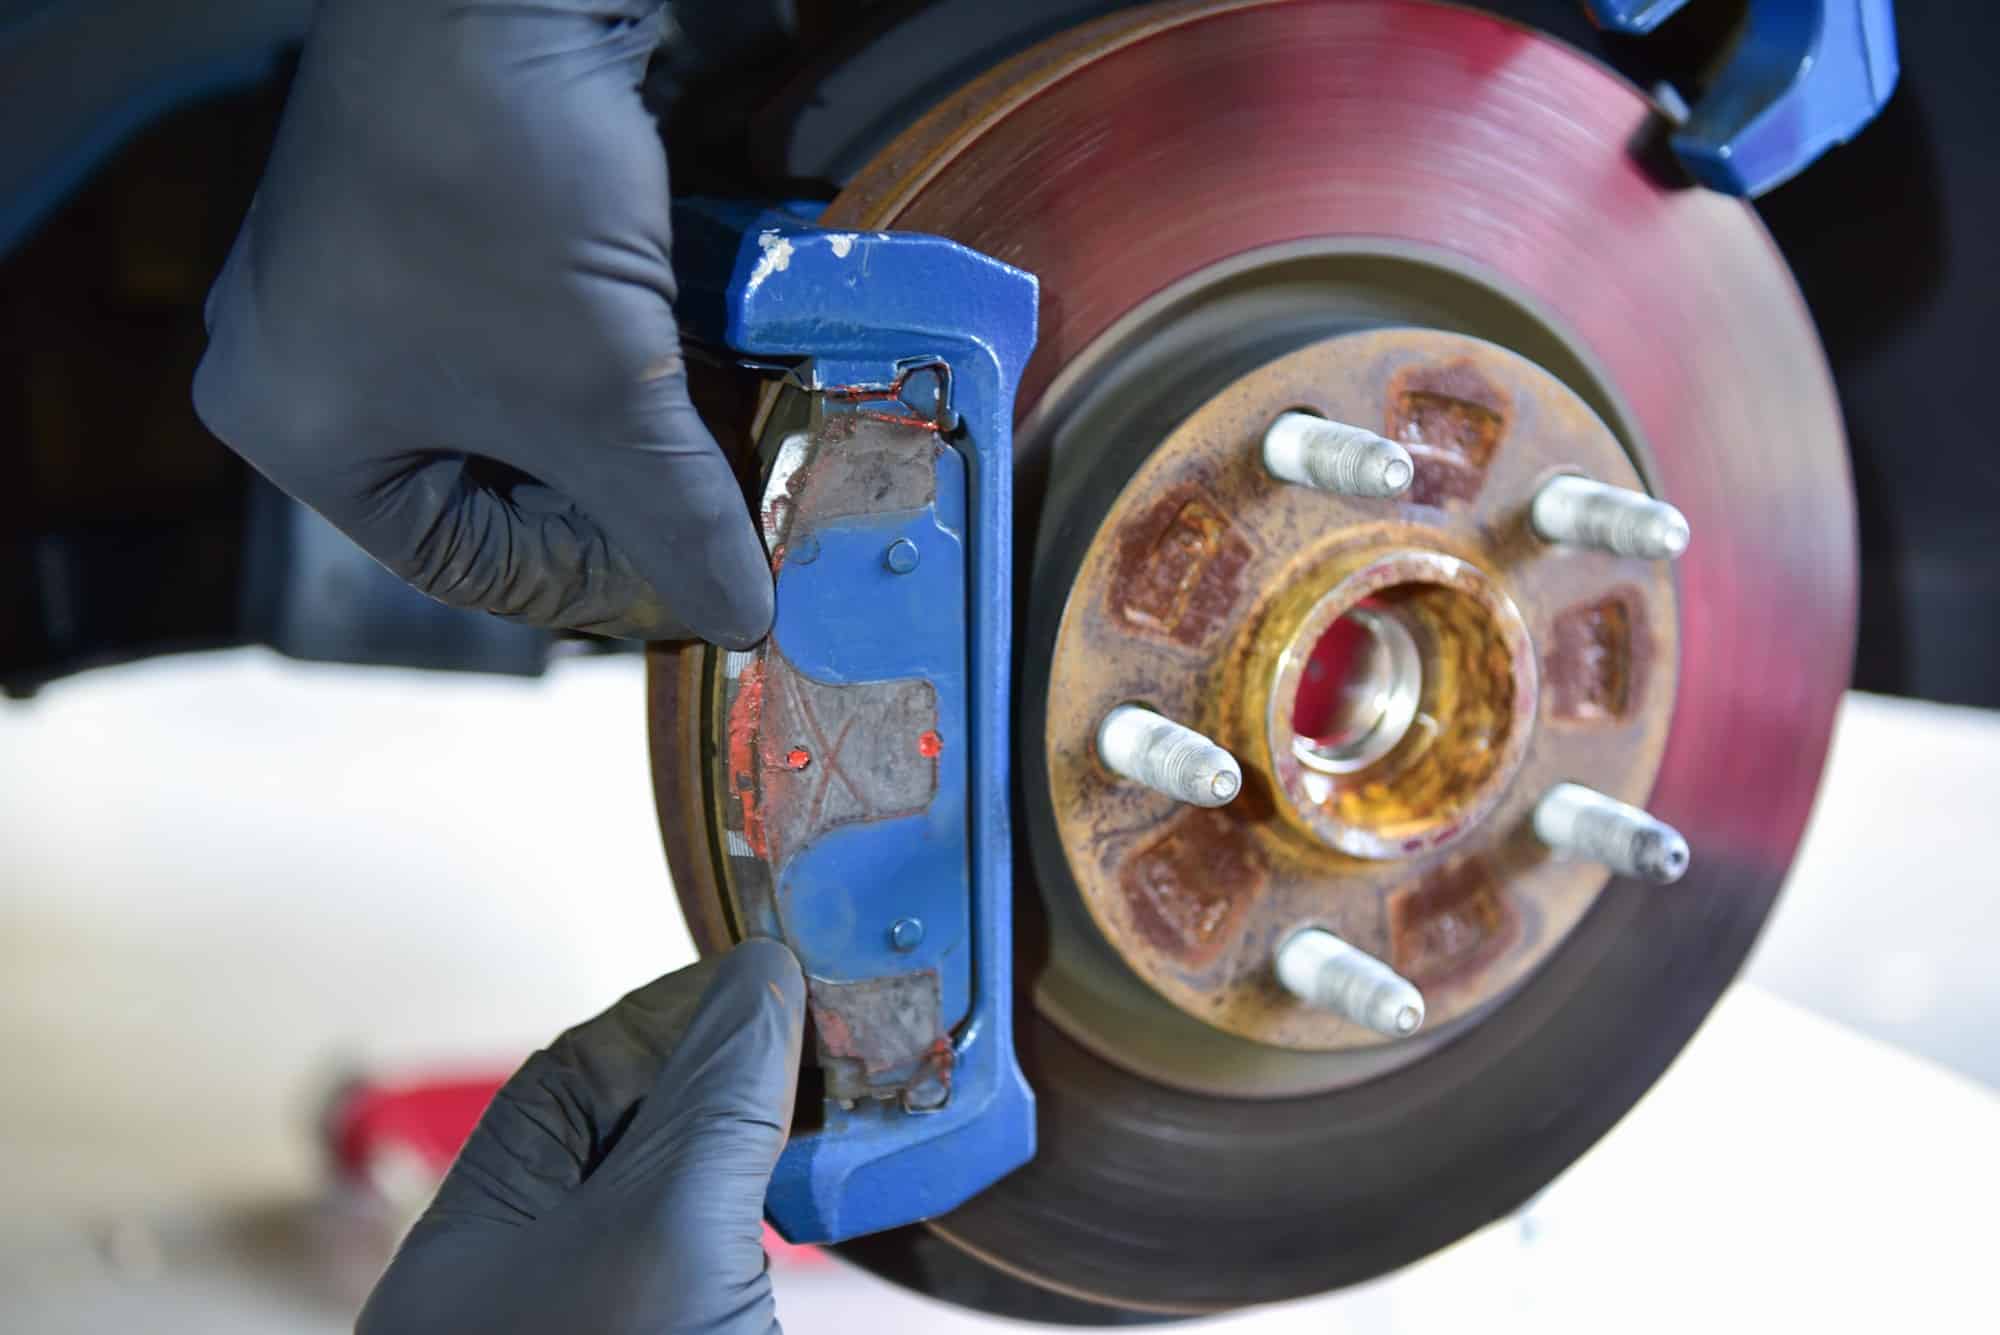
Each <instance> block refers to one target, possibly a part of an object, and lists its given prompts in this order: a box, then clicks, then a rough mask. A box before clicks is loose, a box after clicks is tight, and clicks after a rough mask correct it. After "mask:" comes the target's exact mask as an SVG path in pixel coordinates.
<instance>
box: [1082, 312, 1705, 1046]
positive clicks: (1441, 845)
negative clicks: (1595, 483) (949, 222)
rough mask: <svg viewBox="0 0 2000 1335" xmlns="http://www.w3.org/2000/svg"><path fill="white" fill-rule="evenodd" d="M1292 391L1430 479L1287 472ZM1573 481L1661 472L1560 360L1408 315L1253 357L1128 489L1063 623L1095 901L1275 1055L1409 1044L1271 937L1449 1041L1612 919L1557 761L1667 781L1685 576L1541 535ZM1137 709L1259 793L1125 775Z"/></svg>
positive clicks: (1130, 954) (1114, 939) (1118, 936)
mask: <svg viewBox="0 0 2000 1335" xmlns="http://www.w3.org/2000/svg"><path fill="white" fill-rule="evenodd" d="M1294 410H1299V411H1306V412H1310V413H1313V414H1315V415H1317V416H1320V417H1325V418H1329V419H1332V420H1334V421H1339V422H1347V423H1352V424H1357V425H1361V426H1364V427H1368V428H1370V429H1374V430H1379V431H1381V432H1382V433H1384V434H1385V435H1388V436H1389V437H1390V438H1392V439H1396V440H1400V441H1402V442H1404V443H1406V444H1407V446H1408V447H1409V449H1410V452H1411V454H1412V455H1413V457H1414V458H1415V461H1416V465H1417V471H1416V480H1415V482H1414V483H1413V485H1412V487H1411V489H1410V491H1409V492H1408V493H1406V494H1405V496H1403V497H1402V498H1399V499H1395V500H1378V499H1359V498H1350V497H1343V496H1338V495H1333V494H1329V493H1327V492H1324V491H1319V490H1315V489H1312V488H1309V487H1302V486H1294V485H1291V484H1288V483H1284V482H1281V481H1278V480H1277V479H1275V478H1273V477H1272V476H1271V475H1270V473H1269V472H1267V471H1266V469H1265V467H1264V465H1263V462H1262V458H1261V455H1260V451H1259V444H1260V442H1261V440H1262V439H1263V436H1264V433H1265V430H1266V429H1267V428H1268V427H1269V426H1270V424H1271V423H1272V422H1273V421H1274V420H1275V419H1276V418H1277V417H1278V416H1279V414H1281V413H1284V412H1287V411H1294ZM1560 473H1581V474H1587V475H1589V476H1593V477H1596V478H1598V479H1600V480H1602V481H1606V482H1611V483H1614V484H1616V485H1620V486H1627V487H1641V486H1643V483H1642V481H1641V479H1640V476H1639V474H1638V472H1637V470H1636V469H1635V468H1634V467H1633V465H1632V462H1631V461H1630V459H1629V458H1628V457H1627V455H1626V452H1625V450H1624V448H1623V447H1622V446H1621V445H1620V444H1619V443H1618V441H1617V439H1616V438H1615V437H1614V436H1613V435H1612V433H1611V432H1610V430H1609V429H1608V428H1607V427H1606V426H1605V425H1604V424H1603V422H1602V421H1600V420H1599V418H1598V417H1597V415H1596V414H1595V413H1593V412H1592V411H1591V410H1590V409H1589V408H1588V407H1587V406H1586V405H1585V404H1584V403H1583V401H1582V400H1581V399H1579V398H1578V397H1577V395H1576V394H1574V393H1573V392H1571V391H1570V390H1569V389H1567V388H1566V387H1565V386H1563V385H1562V383H1561V382H1559V381H1557V380H1556V379H1555V378H1554V377H1553V376H1551V375H1549V374H1548V373H1547V372H1545V371H1543V370H1541V369H1540V368H1539V367H1537V366H1535V365H1534V364H1533V363H1531V362H1529V361H1527V360H1526V359H1524V358H1522V357H1519V356H1516V355H1515V354H1513V353H1511V352H1508V351H1506V350H1505V349H1502V348H1498V347H1495V346H1494V345H1492V344H1490V343H1485V342H1481V341H1479V340H1477V339H1470V338H1465V337H1462V336H1460V335H1456V334H1449V333H1443V332H1439V331H1434V330H1384V331H1377V332H1367V333H1358V334H1350V335H1345V336H1342V337H1337V338H1333V339H1329V340H1325V341H1322V342H1318V343H1315V344H1313V345H1311V346H1309V347H1306V348H1303V349H1301V350H1299V351H1297V352H1294V353H1292V354H1290V355H1288V356H1285V357H1281V358H1278V359H1277V360H1275V361H1272V362H1271V363H1269V364H1268V365H1265V366H1263V367H1261V368H1259V369H1257V370H1255V371H1252V372H1251V373H1249V374H1248V375H1245V376H1243V377H1242V378H1240V379H1239V380H1237V381H1236V382H1235V383H1233V384H1231V385H1230V386H1229V387H1228V388H1226V389H1225V390H1223V391H1222V392H1221V393H1219V394H1217V395H1216V396H1214V397H1213V398H1212V399H1210V400H1209V401H1208V402H1207V403H1206V404H1205V405H1203V406H1202V407H1201V408H1200V409H1199V410H1198V411H1196V412H1195V413H1194V414H1193V415H1192V416H1190V417H1189V418H1188V419H1187V420H1186V421H1185V422H1184V423H1183V424H1182V425H1181V426H1180V427H1179V428H1178V429H1176V430H1175V431H1173V432H1172V433H1171V434H1170V435H1169V436H1168V437H1167V438H1166V440H1165V441H1164V442H1162V443H1161V445H1160V446H1159V448H1158V449H1157V450H1155V451H1154V453H1153V454H1152V455H1151V456H1150V457H1149V458H1147V459H1146V460H1145V461H1144V463H1143V464H1142V465H1141V466H1140V467H1139V469H1138V471H1137V472H1136V473H1135V474H1134V476H1133V477H1132V478H1131V480H1130V482H1128V483H1127V484H1126V486H1125V487H1124V488H1123V489H1122V490H1121V491H1120V492H1119V493H1118V494H1117V496H1116V498H1115V499H1114V500H1112V501H1111V503H1110V505H1109V507H1108V509H1107V510H1106V511H1105V513H1104V516H1103V518H1102V520H1101V522H1100V523H1099V524H1098V526H1097V528H1096V531H1095V534H1094V536H1093V537H1092V538H1091V540H1090V543H1089V545H1088V549H1087V551H1086V552H1085V554H1084V556H1083V558H1082V561H1081V564H1080V565H1079V567H1078V569H1077V574H1076V578H1075V581H1074V584H1073V585H1072V588H1071V592H1070V596H1069V599H1068V602H1067V606H1066V607H1065V608H1064V610H1063V614H1062V618H1061V625H1060V628H1059V630H1058V631H1057V635H1056V641H1055V652H1054V658H1053V664H1052V667H1051V669H1050V673H1049V686H1048V708H1047V725H1046V764H1047V767H1048V774H1049V790H1050V795H1051V798H1052V806H1053V809H1054V811H1055V823H1056V828H1057V830H1058V832H1059V836H1060V839H1061V844H1062V849H1063V854H1064V857H1065V859H1066V861H1067V864H1068V868H1069V870H1070V872H1071V874H1072V875H1073V877H1074V878H1075V882H1076V885H1077V888H1078V890H1079V891H1080V893H1081V895H1082V897H1083V900H1084V902H1085V904H1086V905H1087V907H1088V910H1089V913H1090V916H1091V919H1092V920H1093V922H1094V923H1095V925H1096V927H1097V929H1098V930H1099V931H1100V932H1102V933H1103V935H1104V937H1105V938H1106V939H1107V940H1108V941H1109V942H1110V943H1111V944H1112V946H1113V947H1114V948H1115V949H1116V950H1117V952H1118V954H1119V955H1120V956H1121V957H1122V958H1123V959H1124V961H1125V962H1126V963H1127V964H1128V965H1130V966H1131V968H1132V969H1134V970H1135V971H1136V972H1137V973H1138V974H1139V975H1140V976H1141V977H1142V978H1143V979H1145V981H1146V982H1147V983H1148V984H1149V985H1150V986H1151V987H1152V988H1153V989H1154V990H1155V991H1157V992H1158V993H1159V994H1160V995H1161V996H1162V997H1164V998H1166V999H1167V1000H1168V1001H1170V1002H1171V1003H1173V1004H1174V1005H1175V1006H1177V1007H1179V1008H1180V1009H1181V1010H1183V1011H1185V1012H1187V1013H1188V1014H1190V1015H1192V1016H1194V1017H1196V1018H1198V1019H1200V1020H1202V1021H1205V1022H1206V1023H1208V1024H1210V1025H1213V1026H1215V1027H1216V1028H1219V1029H1222V1030H1224V1031H1226V1032H1228V1033H1230V1034H1234V1035H1237V1036H1240V1037H1242V1038H1246V1039H1252V1040H1256V1041H1258V1042H1262V1043H1268V1044H1276V1045H1279V1046H1283V1047H1288V1048H1301V1049H1309V1050H1326V1051H1332V1050H1341V1049H1347V1048H1355V1047H1375V1046H1379V1045H1382V1044H1384V1043H1387V1042H1389V1041H1390V1040H1386V1039H1384V1038H1382V1037H1381V1036H1379V1035H1377V1034H1375V1033H1373V1032H1371V1031H1369V1030H1367V1029H1365V1028H1363V1027H1361V1026H1359V1025H1357V1024H1353V1023H1351V1022H1349V1021H1346V1020H1343V1019H1341V1018H1339V1017H1338V1016H1336V1015H1333V1014H1330V1013H1328V1012H1326V1011H1322V1010H1318V1009H1315V1008H1313V1007H1310V1006H1308V1005H1306V1004H1304V1003H1302V1002H1300V1001H1298V1000H1296V999H1295V998H1293V997H1292V996H1291V995H1290V994H1289V993H1287V992H1286V991H1285V990H1284V989H1282V988H1281V987H1280V986H1279V985H1278V982H1277V978H1276V976H1275V974H1274V971H1273V967H1272V958H1273V954H1274V951H1275V950H1276V948H1277V946H1278V945H1279V944H1280V943H1282V942H1283V941H1284V940H1286V939H1287V938H1288V937H1289V936H1290V935H1291V934H1292V933H1293V932H1295V931H1297V930H1299V929H1301V928H1305V927H1321V928H1324V929H1326V930H1328V931H1330V932H1332V933H1334V934H1335V935H1336V936H1338V937H1340V938H1341V939H1342V940H1344V941H1347V942H1350V943H1351V944H1353V945H1355V946H1358V947H1360V948H1361V949H1363V950H1366V951H1368V952H1369V953H1370V954H1373V955H1375V956H1376V957H1377V958H1380V959H1383V960H1385V961H1388V962H1389V963H1390V964H1391V965H1392V967H1394V968H1395V969H1396V971H1397V972H1398V973H1400V974H1402V975H1403V976H1404V977H1406V978H1409V979H1411V980H1412V981H1413V982H1416V983H1417V984H1418V985H1420V986H1421V987H1422V988H1423V989H1424V993H1425V996H1426V999H1427V1001H1428V1003H1429V1015H1430V1018H1429V1027H1430V1029H1431V1030H1432V1031H1433V1032H1435V1031H1437V1030H1440V1029H1443V1028H1445V1027H1448V1026H1450V1025H1452V1024H1454V1023H1455V1022H1460V1021H1465V1020H1467V1019H1468V1018H1469V1017H1472V1016H1474V1015H1475V1014H1476V1013H1477V1012H1479V1011H1480V1009H1481V1008H1482V1007H1484V1006H1486V1005H1487V1004H1488V1003H1490V1002H1492V1001H1493V1000H1495V999H1496V998H1498V997H1499V996H1501V995H1502V994H1503V993H1504V992H1506V991H1507V990H1508V989H1509V988H1510V987H1511V986H1513V985H1514V984H1515V983H1516V982H1518V981H1519V980H1520V979H1521V978H1522V977H1524V976H1525V975H1526V974H1527V973H1528V972H1530V971H1531V970H1533V969H1534V968H1535V967H1536V965H1537V964H1538V963H1539V962H1540V961H1541V960H1543V959H1544V958H1546V957H1547V955H1548V954H1549V953H1550V952H1551V951H1553V950H1554V949H1556V948H1557V947H1558V946H1559V945H1560V943H1561V942H1562V941H1563V939H1564V938H1565V937H1566V936H1567V935H1568V933H1569V932H1570V930H1571V929H1572V928H1573V927H1574V926H1575V925H1576V923H1577V922H1578V921H1579V920H1580V919H1581V918H1582V916H1583V915H1584V913H1586V912H1587V911H1588V910H1589V908H1590V906H1591V904H1592V903H1593V902H1594V901H1595V899H1596V897H1597V895H1598V894H1599V892H1600V891H1601V890H1602V889H1603V887H1604V885H1605V881H1606V875H1605V873H1604V871H1603V869H1602V868H1600V867H1596V866H1593V865H1591V864H1587V863H1577V862H1565V861H1559V860H1556V859H1554V858H1552V857H1550V856H1549V855H1548V854H1547V852H1546V851H1545V850H1544V849H1543V848H1542V847H1541V846H1540V845H1539V844H1538V843H1537V842H1536V841H1535V839H1534V838H1533V836H1532V833H1530V832H1529V831H1528V830H1527V829H1526V826H1527V822H1528V818H1529V813H1530V812H1531V810H1532V808H1533V806H1534V804H1535V801H1536V799H1537V798H1538V797H1539V796H1540V795H1541V794H1542V793H1543V792H1545V791H1546V790H1547V789H1548V788H1549V787H1550V786H1551V785H1553V784H1555V783H1558V782H1564V781H1568V782H1575V783H1582V784H1587V785H1589V786H1591V787H1594V788H1597V789H1598V790H1600V791H1602V792H1606V793H1609V794H1611V795H1613V796H1616V797H1619V798H1621V799H1623V800H1625V801H1629V802H1633V803H1641V802H1643V801H1644V800H1645V798H1646V796H1647V794H1648V793H1649V792H1650V790H1651V787H1652V783H1653V779H1654V776H1655V775H1656V773H1657V771H1658V768H1659V763H1660V757H1661V754H1662V751H1663V748H1664V744H1665V738H1666V731H1667V723H1668V720H1669V716H1670V715H1671V712H1672V708H1673V694H1674V645H1675V620H1676V609H1675V594H1674V586H1673V579H1672V574H1671V567H1669V566H1667V565H1665V564H1664V563H1660V562H1648V561H1639V560H1630V559H1622V558H1619V557H1615V556H1611V555H1608V554H1603V553H1597V552H1583V551H1576V550H1571V549H1564V548H1558V547H1554V546H1551V545H1550V544H1548V543H1545V542H1543V541H1541V540H1540V539H1539V538H1537V537H1536V536H1535V535H1534V533H1533V532H1532V531H1531V530H1530V529H1529V526H1528V521H1527V513H1528V507H1529V503H1530V501H1531V499H1532V497H1533V495H1534V493H1535V491H1536V490H1537V488H1539V487H1540V486H1541V485H1542V484H1543V483H1544V482H1546V481H1547V480H1548V479H1549V478H1550V477H1552V476H1555V475H1557V474H1560ZM1126 702H1144V703H1145V704H1147V705H1148V706H1149V707H1151V708H1154V709H1156V710H1158V711H1159V712H1161V713H1163V714H1165V715H1166V716H1167V717H1170V718H1173V719H1176V720H1178V721H1180V722H1183V723H1185V724H1187V725H1188V726H1190V727H1193V728H1195V729H1197V730H1198V731H1200V732H1202V733H1204V734H1205V735H1207V736H1209V737H1211V738H1214V739H1215V740H1216V741H1218V742H1220V743H1221V744H1222V745H1223V746H1225V747H1227V748H1228V749H1229V750H1231V751H1232V752H1233V753H1234V754H1235V755H1236V756H1237V757H1238V758H1239V760H1240V761H1241V762H1242V764H1243V768H1244V774H1245V784H1246V787H1245V791H1244V793H1243V795H1242V796H1241V797H1240V798H1239V799H1238V800H1237V801H1236V802H1234V803H1232V804H1230V805H1229V806H1227V807H1224V808H1221V809H1218V810H1202V809H1199V808H1193V807H1181V806H1178V805H1177V804H1175V803H1174V802H1173V800H1172V799H1171V798H1167V797H1163V796H1161V795H1159V794H1156V793H1153V792H1150V791H1148V790H1146V789H1143V788H1139V787H1137V786H1136V785H1133V784H1131V783H1129V782H1126V781H1124V780H1122V779H1120V778H1119V777H1118V776H1117V775H1115V774H1113V773H1111V772H1110V771H1109V770H1107V769H1106V768H1105V766H1104V764H1103V763H1102V761H1101V760H1100V759H1099V758H1098V755H1097V751H1096V747H1095V745H1094V741H1093V739H1094V734H1095V728H1096V724H1097V721H1098V720H1100V719H1101V718H1102V717H1103V716H1104V715H1105V714H1106V713H1107V712H1108V711H1109V710H1111V709H1112V708H1114V707H1116V706H1117V705H1119V704H1121V703H1126ZM1308 715H1309V716H1308ZM1380 1069H1382V1068H1381V1067H1379V1066H1378V1067H1375V1068H1374V1070H1375V1071H1379V1070H1380ZM1341 1074H1342V1073H1341V1072H1340V1071H1339V1069H1338V1068H1329V1069H1328V1070H1327V1071H1326V1072H1324V1073H1323V1076H1322V1081H1323V1082H1324V1083H1338V1082H1339V1080H1340V1078H1341Z"/></svg>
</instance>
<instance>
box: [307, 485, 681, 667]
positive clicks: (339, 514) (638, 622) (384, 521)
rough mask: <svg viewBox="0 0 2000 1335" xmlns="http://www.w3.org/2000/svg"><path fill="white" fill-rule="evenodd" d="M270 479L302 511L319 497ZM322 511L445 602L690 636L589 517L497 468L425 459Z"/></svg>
mask: <svg viewBox="0 0 2000 1335" xmlns="http://www.w3.org/2000/svg"><path fill="white" fill-rule="evenodd" d="M482 473H483V474H484V476H482ZM487 478H491V479H492V480H490V481H489V480H487ZM274 480H275V481H278V482H279V483H280V485H286V486H288V489H290V490H292V491H293V493H294V494H295V495H298V496H299V497H300V498H301V499H303V500H305V501H306V502H307V503H308V504H314V503H315V501H316V493H317V492H319V491H320V490H321V489H320V488H318V487H315V486H312V485H310V484H309V483H308V484H307V485H298V482H299V481H303V480H291V479H282V478H280V479H274ZM316 508H320V507H317V506H316ZM322 513H324V514H325V515H326V517H327V518H328V519H330V520H332V521H333V522H334V523H335V524H336V525H337V526H339V527H340V528H341V529H342V530H343V531H344V532H345V533H346V534H347V535H348V536H349V537H350V538H352V539H354V540H355V541H356V542H357V543H359V544H360V545H361V546H362V547H363V548H364V549H366V550H367V551H368V553H369V554H370V555H371V556H373V557H375V559H376V560H378V561H380V562H382V564H384V565H385V566H387V567H388V568H389V569H390V570H392V571H394V572H395V573H396V574H397V575H399V576H401V577H402V578H403V579H405V580H407V581H408V582H409V583H410V584H412V585H414V586H415V587H416V588H418V589H419V590H421V591H422V592H424V593H426V594H428V595H430V596H431V597H433V598H435V599H437V600H438V601H439V602H442V603H448V604H450V605H451V606H453V607H464V608H469V609H473V610H477V611H484V612H491V613H494V614H495V615H497V616H503V617H506V618H508V619H510V620H514V621H521V622H524V623H526V624H528V625H534V626H546V627H550V628H552V629H561V630H581V631H589V632H592V633H595V634H598V635H611V636H621V637H628V638H633V639H684V638H686V637H687V636H688V635H689V633H690V632H689V628H688V626H687V625H686V624H685V623H684V622H682V621H681V620H680V619H678V618H677V617H676V616H675V615H674V613H673V611H672V609H671V608H670V607H669V606H668V604H667V602H666V600H665V599H663V598H662V597H661V595H660V593H659V591H658V589H657V588H655V587H654V586H653V585H652V584H651V583H650V582H649V581H648V580H647V579H646V578H645V577H644V575H642V574H641V573H640V572H639V570H638V569H637V567H636V566H635V565H634V564H633V562H632V560H631V559H630V557H629V556H628V555H627V554H626V552H625V551H624V550H623V549H622V548H621V547H620V546H619V544H618V543H616V542H615V541H613V540H612V538H611V537H610V535H608V534H607V533H606V532H605V531H604V528H603V526H602V525H601V524H599V523H598V522H597V520H596V519H595V517H593V516H592V515H590V514H589V513H587V512H586V511H585V510H584V509H583V508H581V507H579V506H578V505H577V504H575V503H574V502H573V501H571V500H570V499H568V498H567V497H564V496H563V495H561V494H560V493H558V492H556V491H554V490H552V489H550V488H549V487H546V486H543V485H541V484H540V483H538V482H535V481H533V480H531V479H525V478H523V477H521V476H520V475H519V474H515V473H513V472H512V471H511V470H505V469H502V468H500V467H499V466H495V465H488V466H485V467H484V468H482V465H481V463H480V462H479V461H477V460H469V459H467V458H465V457H464V456H462V455H438V456H431V457H428V458H424V459H422V460H419V461H417V462H415V463H411V464H408V465H406V466H404V467H402V468H400V469H398V470H397V471H396V472H395V473H394V474H393V475H391V476H390V478H388V479H387V480H386V481H384V482H382V483H380V484H378V485H377V486H375V487H372V488H370V489H368V491H367V492H366V493H365V494H364V495H363V496H362V497H361V498H359V499H358V500H355V501H352V502H346V501H343V502H341V503H338V504H335V505H331V506H326V507H324V508H323V509H322Z"/></svg>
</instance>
